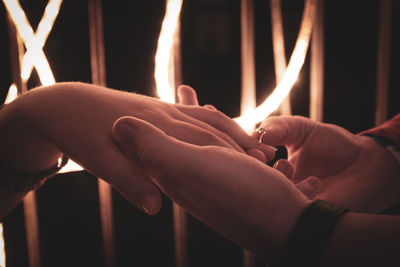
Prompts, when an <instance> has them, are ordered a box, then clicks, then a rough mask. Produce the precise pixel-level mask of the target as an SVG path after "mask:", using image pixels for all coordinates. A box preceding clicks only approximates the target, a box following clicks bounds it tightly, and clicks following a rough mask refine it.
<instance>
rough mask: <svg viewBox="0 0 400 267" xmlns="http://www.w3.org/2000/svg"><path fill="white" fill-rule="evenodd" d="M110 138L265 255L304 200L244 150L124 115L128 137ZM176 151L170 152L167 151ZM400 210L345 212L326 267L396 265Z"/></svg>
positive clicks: (165, 185) (190, 206)
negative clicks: (200, 141) (179, 135)
mask: <svg viewBox="0 0 400 267" xmlns="http://www.w3.org/2000/svg"><path fill="white" fill-rule="evenodd" d="M127 120H128V118H127V119H125V120H124V121H118V122H117V123H116V124H115V125H114V138H115V139H116V140H117V142H119V143H120V145H121V147H122V148H124V151H125V153H126V155H127V156H128V157H131V158H135V157H138V158H139V159H140V160H141V162H143V164H146V166H148V168H149V170H150V173H151V176H152V179H153V180H155V181H157V184H158V185H159V186H160V187H161V188H162V189H163V190H164V191H165V192H166V193H167V195H169V196H170V197H171V198H172V199H174V200H175V201H176V202H177V203H178V204H180V205H181V206H182V207H184V208H185V209H186V210H187V212H189V213H191V214H192V215H193V216H195V217H197V218H198V219H200V220H202V221H203V222H205V223H206V224H208V225H209V226H210V227H211V228H213V229H214V230H216V231H217V232H219V233H220V234H222V235H223V236H225V237H226V238H228V239H230V240H232V241H234V242H236V243H237V244H238V245H240V246H242V247H245V248H248V249H250V250H252V251H254V252H255V253H257V254H258V255H259V256H260V257H262V258H264V259H265V260H268V261H269V260H274V259H276V258H277V257H279V255H280V253H281V252H282V249H283V245H284V243H285V241H286V240H287V238H288V236H289V234H290V231H291V229H292V228H293V227H294V225H295V223H296V220H297V218H298V217H299V215H300V214H301V213H302V211H303V210H304V209H305V207H307V206H308V205H309V204H310V200H307V199H306V198H305V196H304V195H303V194H301V192H300V191H298V190H297V189H296V187H295V185H294V184H292V183H291V182H289V180H288V179H287V178H286V177H284V176H283V175H282V174H281V173H280V172H278V171H276V170H274V169H272V168H270V167H268V166H266V165H265V164H260V163H259V162H258V161H256V160H255V159H253V158H251V157H249V156H248V155H245V154H241V153H237V152H235V151H232V150H229V149H224V148H220V147H215V146H196V145H191V144H188V143H185V142H182V141H180V140H176V139H175V138H173V137H171V136H168V135H166V134H165V133H163V132H162V131H160V130H159V129H157V128H155V127H154V126H152V125H150V124H148V123H146V122H144V121H142V120H138V119H135V118H130V120H131V122H132V124H133V125H135V127H134V130H133V131H132V132H131V137H132V138H131V140H122V139H120V137H119V136H120V134H121V133H122V131H123V128H121V127H120V126H121V125H122V124H123V123H126V122H127ZM171 151H174V156H173V157H172V156H171ZM399 240H400V217H397V216H381V215H369V214H360V213H348V214H346V215H345V216H344V217H343V218H342V220H341V221H340V222H339V224H338V225H337V227H336V229H335V231H334V232H333V235H332V238H331V240H330V242H329V244H328V248H327V251H326V254H325V258H324V262H325V266H399V265H400V257H398V251H399V247H400V245H399Z"/></svg>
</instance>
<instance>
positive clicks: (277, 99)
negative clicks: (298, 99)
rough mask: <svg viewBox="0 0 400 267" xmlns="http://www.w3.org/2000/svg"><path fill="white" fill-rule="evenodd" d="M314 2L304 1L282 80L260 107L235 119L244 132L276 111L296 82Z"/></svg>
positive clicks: (312, 18) (302, 59)
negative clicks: (298, 25)
mask: <svg viewBox="0 0 400 267" xmlns="http://www.w3.org/2000/svg"><path fill="white" fill-rule="evenodd" d="M316 1H317V0H306V2H305V7H304V12H303V18H302V22H301V26H300V32H299V35H298V37H297V41H296V46H295V48H294V50H293V53H292V56H291V58H290V61H289V64H288V66H287V69H286V71H285V73H284V75H283V78H282V80H281V81H280V82H279V84H278V85H277V86H276V87H275V89H274V91H273V92H272V93H271V94H270V95H269V96H268V98H267V99H266V100H265V101H264V102H263V103H262V104H261V105H260V106H258V107H257V108H256V109H253V110H248V111H246V112H245V113H244V114H243V115H242V116H240V117H238V118H235V120H236V122H238V123H239V124H240V126H242V128H244V129H245V130H246V131H251V130H253V129H254V125H256V124H257V123H258V122H260V121H262V120H264V119H265V118H266V117H267V116H269V115H270V114H271V113H272V112H273V111H274V110H276V109H277V108H278V107H279V105H280V104H281V102H282V101H283V100H284V99H285V97H286V96H287V95H288V94H289V92H290V90H291V88H292V87H293V85H294V83H295V82H296V80H297V77H298V76H299V73H300V70H301V68H302V66H303V64H304V60H305V58H306V55H307V49H308V45H309V43H310V36H311V30H312V25H313V21H314V16H315V6H316Z"/></svg>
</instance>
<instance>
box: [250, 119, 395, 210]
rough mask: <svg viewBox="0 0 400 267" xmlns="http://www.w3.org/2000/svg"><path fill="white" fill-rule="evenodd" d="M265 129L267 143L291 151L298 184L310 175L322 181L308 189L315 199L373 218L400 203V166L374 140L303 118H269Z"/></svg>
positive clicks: (264, 123) (264, 139)
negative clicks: (373, 214) (366, 214)
mask: <svg viewBox="0 0 400 267" xmlns="http://www.w3.org/2000/svg"><path fill="white" fill-rule="evenodd" d="M262 127H264V128H265V129H266V131H267V134H266V135H265V136H264V138H263V142H264V143H265V144H268V145H273V146H276V145H284V146H286V147H287V149H288V154H289V155H288V161H289V163H290V164H291V165H292V167H293V175H292V178H291V179H292V181H293V182H294V183H299V182H301V181H303V179H304V177H309V176H316V177H318V178H319V179H320V181H321V183H320V184H318V181H315V184H314V185H310V186H309V188H308V189H309V192H311V194H310V195H311V196H312V198H319V199H324V200H328V201H330V202H333V203H335V204H338V205H340V206H344V207H348V208H350V209H351V210H352V211H357V212H368V213H377V212H380V211H383V210H384V209H386V208H388V207H390V206H391V205H393V204H394V203H396V202H397V201H398V200H399V196H400V179H398V177H399V174H400V166H399V164H398V163H397V161H396V160H395V159H394V158H393V156H392V155H391V154H390V152H388V151H387V150H386V149H384V148H383V147H382V146H380V145H379V144H378V143H376V142H375V141H374V140H373V139H371V138H369V137H365V136H358V135H354V134H352V133H350V132H348V131H347V130H345V129H343V128H341V127H338V126H336V125H332V124H325V123H318V122H314V121H312V120H310V119H307V118H304V117H299V116H279V117H269V118H267V119H266V120H265V121H264V122H263V123H262ZM254 136H257V134H256V133H255V134H254ZM312 192H313V193H312Z"/></svg>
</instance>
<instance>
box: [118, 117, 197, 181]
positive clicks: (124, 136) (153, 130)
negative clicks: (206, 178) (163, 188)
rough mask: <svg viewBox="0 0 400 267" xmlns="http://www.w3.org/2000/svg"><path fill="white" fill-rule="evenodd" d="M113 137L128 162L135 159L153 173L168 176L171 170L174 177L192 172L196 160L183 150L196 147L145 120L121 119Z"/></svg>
mask: <svg viewBox="0 0 400 267" xmlns="http://www.w3.org/2000/svg"><path fill="white" fill-rule="evenodd" d="M112 133H113V137H114V139H115V141H116V142H117V144H118V145H119V147H120V148H121V150H122V151H123V152H124V154H125V155H127V156H128V158H135V157H136V158H137V159H138V160H140V162H142V163H144V164H146V166H147V167H149V168H151V169H154V170H157V171H161V172H162V173H163V174H166V175H168V174H169V173H171V172H172V171H171V168H172V169H173V172H174V173H175V174H176V173H179V172H180V171H179V169H181V168H185V167H187V166H189V168H193V166H192V163H193V161H195V159H193V157H189V156H188V153H187V152H186V151H183V150H185V149H186V150H188V149H187V148H185V147H187V146H195V145H191V144H189V143H184V142H181V141H180V140H177V139H175V138H174V137H171V136H169V135H167V134H166V133H164V132H163V131H162V130H161V129H159V128H157V127H155V126H153V125H151V124H149V123H147V122H145V121H143V120H140V119H137V118H134V117H123V118H120V119H118V120H117V121H115V123H114V125H113V131H112ZM182 146H183V147H184V148H183V150H182V148H181V147H182ZM196 147H197V146H196ZM189 150H190V149H189ZM195 154H196V153H194V155H193V156H195ZM172 155H173V156H172ZM182 155H183V156H182ZM176 159H179V162H180V164H179V165H178V164H176V162H174V161H175V160H176ZM173 176H174V175H173ZM156 177H158V176H157V175H156Z"/></svg>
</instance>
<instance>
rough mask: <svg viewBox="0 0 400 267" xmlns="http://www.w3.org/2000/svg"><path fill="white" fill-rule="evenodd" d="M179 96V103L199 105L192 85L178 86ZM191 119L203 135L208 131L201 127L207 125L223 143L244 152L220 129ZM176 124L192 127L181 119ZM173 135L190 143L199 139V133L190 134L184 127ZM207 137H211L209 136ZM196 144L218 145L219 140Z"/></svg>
mask: <svg viewBox="0 0 400 267" xmlns="http://www.w3.org/2000/svg"><path fill="white" fill-rule="evenodd" d="M178 98H179V103H180V104H183V105H192V106H198V105H199V103H198V100H197V94H196V91H195V90H194V89H193V88H192V87H190V86H188V85H181V86H179V88H178ZM189 120H190V121H191V123H192V125H196V126H198V130H199V131H198V132H197V133H199V132H202V134H203V135H208V132H207V131H201V127H203V128H204V127H206V128H207V129H208V130H210V131H211V132H213V133H214V134H215V135H217V136H219V137H220V138H221V139H222V140H223V142H222V143H226V144H229V146H230V147H232V148H234V149H236V150H238V151H241V152H242V150H241V148H240V147H239V146H238V145H237V144H236V143H235V142H234V141H233V140H232V139H231V138H230V137H229V136H227V135H225V134H223V133H221V132H220V131H218V130H216V129H214V128H212V127H209V126H208V125H206V124H203V123H202V122H199V121H195V120H193V119H192V118H189ZM176 124H177V126H178V125H181V127H180V128H184V126H186V127H190V126H189V125H185V123H180V122H179V121H176ZM183 133H184V134H183ZM168 134H169V135H171V133H170V132H168ZM172 136H174V137H176V138H178V139H179V140H182V141H185V142H189V143H193V141H196V140H198V139H196V136H197V135H195V136H192V135H188V134H187V131H185V130H184V129H182V131H174V133H173V134H172ZM207 139H209V138H207ZM200 140H203V139H200ZM222 140H221V141H222ZM196 144H197V145H206V144H208V145H210V144H213V145H217V144H218V142H212V143H211V142H204V143H196Z"/></svg>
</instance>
